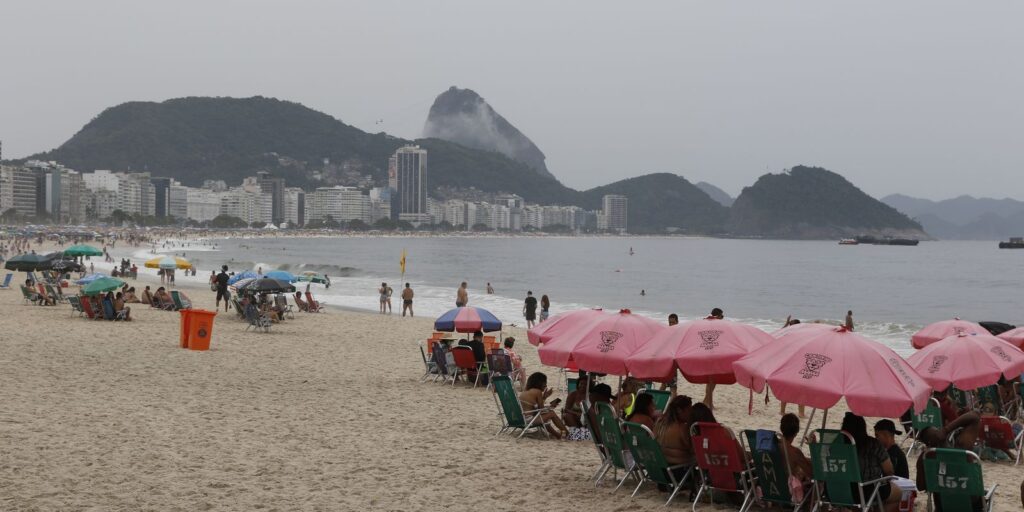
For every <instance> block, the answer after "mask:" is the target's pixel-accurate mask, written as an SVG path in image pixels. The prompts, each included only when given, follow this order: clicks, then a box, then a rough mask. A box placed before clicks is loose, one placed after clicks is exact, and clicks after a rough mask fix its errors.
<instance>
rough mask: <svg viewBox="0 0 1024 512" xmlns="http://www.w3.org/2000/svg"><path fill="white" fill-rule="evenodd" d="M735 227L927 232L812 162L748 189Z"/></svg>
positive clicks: (799, 234) (834, 234) (785, 231)
mask: <svg viewBox="0 0 1024 512" xmlns="http://www.w3.org/2000/svg"><path fill="white" fill-rule="evenodd" d="M730 231H731V233H732V234H734V235H738V236H765V237H772V238H842V237H849V236H856V235H861V234H864V235H875V236H900V237H915V238H924V237H927V234H926V233H925V232H924V231H923V230H922V229H921V225H920V224H918V223H916V222H914V221H913V220H911V219H909V218H908V217H907V216H906V215H904V214H902V213H900V212H898V211H897V210H896V209H895V208H893V207H891V206H889V205H886V204H885V203H882V202H881V201H878V200H877V199H874V198H872V197H871V196H869V195H867V194H865V193H864V192H862V191H861V190H860V189H859V188H857V187H855V186H854V185H853V184H852V183H850V182H849V181H847V180H846V178H843V177H842V176H840V175H839V174H836V173H834V172H831V171H828V170H826V169H822V168H820V167H806V166H797V167H794V168H792V169H790V170H789V172H785V173H781V174H765V175H764V176H761V177H760V178H758V180H757V182H756V183H754V184H753V185H752V186H749V187H746V188H744V189H743V192H742V193H740V195H739V197H737V198H736V201H735V202H734V203H733V205H732V207H731V208H730Z"/></svg>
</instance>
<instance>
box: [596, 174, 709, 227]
mask: <svg viewBox="0 0 1024 512" xmlns="http://www.w3.org/2000/svg"><path fill="white" fill-rule="evenodd" d="M605 194H621V195H624V196H626V197H627V198H629V203H628V206H627V212H628V218H629V226H630V228H629V231H630V232H632V233H664V232H665V231H666V229H669V228H672V230H673V231H678V232H683V233H696V234H716V233H721V232H722V229H723V228H724V226H725V223H726V221H727V220H728V219H729V209H728V208H726V207H724V206H722V205H720V204H718V203H717V202H716V201H715V200H714V199H711V197H709V196H708V195H707V194H705V193H704V191H702V190H701V189H699V188H697V186H696V185H694V184H692V183H690V182H689V181H687V180H686V178H683V177H682V176H677V175H675V174H669V173H655V174H647V175H644V176H638V177H636V178H629V179H625V180H622V181H617V182H615V183H611V184H609V185H604V186H601V187H597V188H592V189H590V190H587V191H585V192H583V201H582V205H581V206H583V207H584V208H586V209H590V210H596V209H600V208H601V199H602V198H603V197H604V196H605Z"/></svg>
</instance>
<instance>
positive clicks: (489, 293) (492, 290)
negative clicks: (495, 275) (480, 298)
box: [487, 283, 494, 295]
mask: <svg viewBox="0 0 1024 512" xmlns="http://www.w3.org/2000/svg"><path fill="white" fill-rule="evenodd" d="M487 295H494V287H493V286H491V283H487Z"/></svg>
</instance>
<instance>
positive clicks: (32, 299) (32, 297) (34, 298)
mask: <svg viewBox="0 0 1024 512" xmlns="http://www.w3.org/2000/svg"><path fill="white" fill-rule="evenodd" d="M19 286H20V287H21V295H22V298H24V299H25V302H26V303H28V304H38V303H39V294H38V293H36V292H34V291H32V290H30V289H29V288H27V287H25V285H23V284H22V285H19Z"/></svg>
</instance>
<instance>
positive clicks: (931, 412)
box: [904, 398, 942, 457]
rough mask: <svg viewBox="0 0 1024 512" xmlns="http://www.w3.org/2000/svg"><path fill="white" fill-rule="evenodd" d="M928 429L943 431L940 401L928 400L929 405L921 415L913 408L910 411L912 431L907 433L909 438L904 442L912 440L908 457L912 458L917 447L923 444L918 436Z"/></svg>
mask: <svg viewBox="0 0 1024 512" xmlns="http://www.w3.org/2000/svg"><path fill="white" fill-rule="evenodd" d="M928 427H935V428H937V429H939V430H940V431H941V430H942V408H941V407H939V401H938V400H936V399H934V398H929V399H928V405H926V406H925V408H924V410H923V411H921V412H920V413H916V412H914V410H913V408H911V410H910V430H909V431H908V432H907V437H906V438H904V440H906V439H910V440H911V441H910V447H909V448H907V457H910V454H911V453H913V451H914V449H915V448H916V447H917V445H919V444H921V443H920V442H918V440H917V436H918V435H919V434H920V433H921V431H922V430H924V429H926V428H928ZM922 446H923V445H922Z"/></svg>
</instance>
